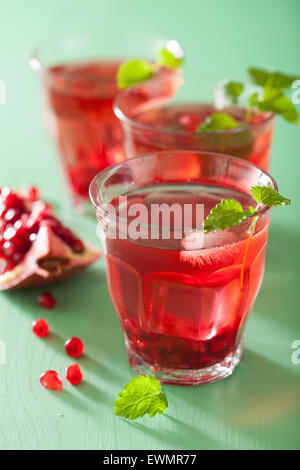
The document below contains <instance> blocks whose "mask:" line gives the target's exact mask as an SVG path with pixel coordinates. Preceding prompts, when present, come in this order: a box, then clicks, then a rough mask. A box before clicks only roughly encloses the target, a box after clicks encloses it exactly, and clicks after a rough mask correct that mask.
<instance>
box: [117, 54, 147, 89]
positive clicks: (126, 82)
mask: <svg viewBox="0 0 300 470" xmlns="http://www.w3.org/2000/svg"><path fill="white" fill-rule="evenodd" d="M153 75H154V66H153V65H152V64H151V63H150V62H147V61H144V60H139V59H134V60H129V61H127V62H124V63H123V64H121V65H120V67H119V70H118V72H117V83H118V87H119V88H129V87H131V86H133V85H137V84H138V83H140V82H143V81H144V80H148V79H149V78H151V77H152V76H153Z"/></svg>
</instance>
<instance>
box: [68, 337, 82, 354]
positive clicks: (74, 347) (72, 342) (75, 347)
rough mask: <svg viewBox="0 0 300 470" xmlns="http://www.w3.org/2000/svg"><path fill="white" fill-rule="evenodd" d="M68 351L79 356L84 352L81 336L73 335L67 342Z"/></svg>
mask: <svg viewBox="0 0 300 470" xmlns="http://www.w3.org/2000/svg"><path fill="white" fill-rule="evenodd" d="M65 350H66V353H67V354H68V355H69V356H71V357H79V356H81V354H82V353H83V350H84V344H83V342H82V341H81V339H80V338H77V337H76V336H73V337H72V338H69V339H68V340H67V341H66V342H65Z"/></svg>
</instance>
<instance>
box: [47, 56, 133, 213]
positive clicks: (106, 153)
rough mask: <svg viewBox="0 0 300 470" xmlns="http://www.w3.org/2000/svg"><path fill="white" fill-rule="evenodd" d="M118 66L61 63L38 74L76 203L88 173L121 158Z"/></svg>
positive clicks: (87, 181) (84, 198)
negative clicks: (116, 106) (114, 105)
mask: <svg viewBox="0 0 300 470" xmlns="http://www.w3.org/2000/svg"><path fill="white" fill-rule="evenodd" d="M119 65H120V62H116V61H99V62H84V63H72V64H66V65H64V64H62V65H58V66H55V67H51V68H49V69H47V71H46V74H45V75H44V76H43V80H42V82H43V88H44V96H45V103H46V113H45V120H46V126H47V129H48V131H49V133H50V135H51V137H52V138H53V139H54V140H55V143H56V145H57V147H58V151H59V153H60V156H61V159H62V164H63V168H64V170H65V173H66V177H67V180H68V183H69V187H70V192H71V194H72V196H73V198H74V200H75V204H78V205H79V204H80V202H84V201H88V189H89V184H90V182H91V180H92V179H93V177H94V176H95V175H96V174H97V173H98V172H99V171H101V170H102V169H103V168H105V167H107V166H109V165H112V164H114V163H118V162H120V161H122V160H123V159H124V154H123V149H122V130H121V127H120V124H119V122H118V120H117V119H116V117H115V116H114V113H113V111H112V103H113V100H114V98H115V96H116V94H117V92H118V90H117V84H116V80H115V77H116V73H117V69H118V67H119Z"/></svg>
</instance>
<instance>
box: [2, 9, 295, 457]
mask: <svg viewBox="0 0 300 470" xmlns="http://www.w3.org/2000/svg"><path fill="white" fill-rule="evenodd" d="M299 17H300V3H299V1H298V0H287V1H285V2H282V1H278V0H276V1H274V0H264V1H261V0H252V1H251V2H247V5H246V2H241V1H239V0H227V1H226V2H224V1H221V0H219V1H216V0H215V1H212V2H207V1H202V0H201V1H200V0H198V1H195V0H186V1H184V2H182V1H179V0H152V1H151V2H148V1H145V0H130V2H128V1H127V0H126V1H125V0H110V1H109V2H108V1H104V0H97V1H96V0H95V1H91V0H86V1H85V2H81V1H68V0H64V1H62V0H53V1H52V2H49V1H40V2H37V1H33V0H27V1H26V2H18V1H17V0H10V1H8V0H7V1H5V0H1V1H0V22H1V27H0V79H1V80H4V81H5V83H6V86H7V103H6V104H5V105H0V158H1V167H0V168H1V170H0V184H1V185H3V184H8V185H15V186H19V185H21V184H24V183H30V182H33V183H38V184H40V185H41V187H42V188H43V191H44V194H45V196H46V197H47V198H48V199H49V200H51V201H53V202H54V203H55V206H56V207H57V210H58V213H59V214H60V215H61V216H62V218H63V219H64V220H65V221H66V222H68V223H70V224H71V225H72V226H73V227H74V228H75V229H77V230H78V231H79V232H80V233H81V234H82V235H84V236H85V237H86V238H88V239H90V241H94V242H95V243H96V242H97V239H96V234H95V227H96V223H95V220H94V219H92V218H85V217H82V218H81V217H78V216H76V215H74V214H73V213H72V211H71V210H70V206H69V203H68V199H67V197H66V192H65V189H64V187H63V183H62V178H61V175H60V172H59V165H58V159H57V158H56V155H55V151H54V149H53V147H52V145H51V143H50V142H49V141H48V138H47V136H46V134H45V131H44V129H43V124H42V120H41V113H40V98H39V90H38V82H37V78H36V77H35V76H34V74H33V72H32V71H31V70H30V69H29V68H28V55H29V51H30V50H31V49H32V47H33V46H34V45H35V43H36V42H38V41H39V40H40V39H41V38H43V37H45V36H49V35H50V36H56V35H58V34H61V33H63V32H64V31H76V30H88V29H89V28H96V29H97V30H98V33H99V50H101V48H104V47H105V48H108V49H109V47H111V44H112V43H113V42H120V41H122V38H123V37H124V36H128V35H129V34H130V33H132V34H134V33H135V32H138V33H139V34H140V33H141V32H143V31H148V32H150V33H153V34H154V35H155V34H156V33H163V34H165V35H167V36H171V37H176V38H178V39H179V40H181V41H182V43H183V44H184V46H185V48H186V50H187V51H188V53H187V64H186V69H185V73H186V77H187V79H190V80H191V95H192V94H194V96H196V94H197V96H198V97H199V99H200V100H201V99H204V98H207V97H208V96H209V97H210V96H211V93H212V90H213V87H214V85H215V83H216V82H217V80H218V79H219V78H222V77H226V76H229V77H234V78H241V77H242V76H243V73H244V70H245V69H246V67H247V66H248V65H258V66H274V67H277V68H279V69H282V70H285V71H287V72H299V71H300V54H299V44H300V29H299ZM125 52H126V51H125ZM142 53H143V50H142V46H141V54H142ZM195 78H197V80H195ZM193 84H194V85H193ZM273 148H274V150H273V163H272V173H273V175H274V177H275V178H276V179H278V180H279V183H280V185H279V186H280V189H281V190H282V192H283V193H284V194H285V195H287V196H289V197H291V198H292V200H293V205H292V206H291V207H290V208H287V209H281V210H277V211H274V214H273V219H272V227H271V231H270V240H269V247H268V255H267V268H266V274H265V278H264V282H263V286H262V288H261V291H260V294H259V296H258V298H257V301H256V303H255V306H254V309H253V312H252V315H251V319H250V321H249V325H248V330H247V335H246V350H245V353H244V357H243V360H242V363H241V365H240V366H239V368H238V370H237V371H236V372H235V374H234V375H233V376H232V377H231V378H229V379H226V380H225V381H223V382H219V383H216V384H212V385H207V386H202V387H197V388H180V387H171V386H168V387H164V389H165V391H166V393H167V395H168V399H169V408H168V410H167V413H166V414H165V415H164V416H162V417H157V418H155V419H153V420H150V419H147V418H143V419H142V420H140V421H138V422H136V423H135V422H133V423H128V422H126V421H124V420H122V419H120V418H118V417H116V416H114V414H113V402H114V399H115V397H116V396H117V394H118V392H119V390H120V389H121V387H122V386H123V384H124V383H126V382H127V381H128V380H129V379H130V377H132V376H134V373H133V372H132V371H131V370H130V369H129V367H128V365H127V358H126V353H125V347H124V344H123V338H122V334H121V329H120V326H119V323H118V320H117V317H116V314H115V312H114V308H113V306H112V303H111V301H110V298H109V295H108V291H107V287H106V278H105V269H104V261H103V260H101V261H100V262H99V263H97V264H95V266H94V267H92V268H91V269H89V270H88V271H86V272H85V273H84V274H82V275H80V276H78V277H77V278H76V279H75V278H74V279H73V280H70V281H69V282H66V283H64V284H61V285H57V286H55V287H53V292H54V293H55V295H56V296H57V298H58V301H59V306H58V308H57V309H56V310H54V311H53V312H49V313H47V312H46V313H45V312H44V311H41V309H40V308H39V307H38V306H37V304H36V297H37V294H38V292H39V291H35V290H33V291H26V292H24V291H23V292H8V293H3V294H1V296H0V339H1V340H2V341H4V342H5V344H6V356H7V357H6V359H7V360H6V365H0V448H3V449H182V448H190V449H211V448H212V449H223V448H224V449H228V448H232V449H262V448H267V449H269V448H272V449H277V448H299V447H300V445H299V444H300V436H299V434H300V424H299V423H300V413H299V407H300V403H299V402H300V365H294V364H293V363H292V362H291V354H292V348H291V344H292V342H293V341H294V340H296V339H300V320H299V313H300V312H299V304H300V302H299V300H300V299H299V292H300V289H299V267H300V258H299V256H300V250H299V233H300V221H299V204H300V184H299V170H300V130H299V127H298V128H296V127H293V126H290V125H287V124H286V123H284V122H283V121H282V120H280V119H278V122H277V127H276V134H275V138H274V147H273ZM44 314H45V316H46V317H47V319H48V320H49V322H50V324H51V326H52V331H53V334H52V335H51V337H50V338H49V339H47V340H46V341H45V340H39V339H37V338H35V337H33V335H32V333H31V328H30V325H31V321H32V320H33V319H35V318H37V317H40V316H41V315H44ZM70 335H79V336H81V337H82V338H84V340H85V343H86V355H85V357H84V358H83V359H81V360H80V363H81V365H82V368H83V370H84V373H85V378H86V381H85V384H84V385H82V386H80V387H77V388H75V387H72V386H71V385H66V386H65V390H64V391H63V392H62V393H51V392H49V391H47V390H45V389H42V387H41V386H40V385H39V380H38V379H39V375H40V374H41V372H43V371H44V370H45V369H48V368H54V369H56V370H58V371H59V372H60V373H63V371H64V368H65V367H66V366H67V364H68V363H69V361H68V358H67V357H66V355H65V354H64V350H63V341H64V340H65V338H67V337H69V336H70Z"/></svg>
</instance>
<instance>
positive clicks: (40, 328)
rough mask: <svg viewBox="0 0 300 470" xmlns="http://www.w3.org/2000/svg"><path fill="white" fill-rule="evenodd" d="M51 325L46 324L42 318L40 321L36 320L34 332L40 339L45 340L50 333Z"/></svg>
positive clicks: (33, 325)
mask: <svg viewBox="0 0 300 470" xmlns="http://www.w3.org/2000/svg"><path fill="white" fill-rule="evenodd" d="M49 329H50V328H49V325H48V323H47V322H46V320H45V318H40V319H39V320H35V321H33V322H32V331H33V333H34V334H35V335H37V336H39V337H40V338H45V336H47V334H48V333H49Z"/></svg>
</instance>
